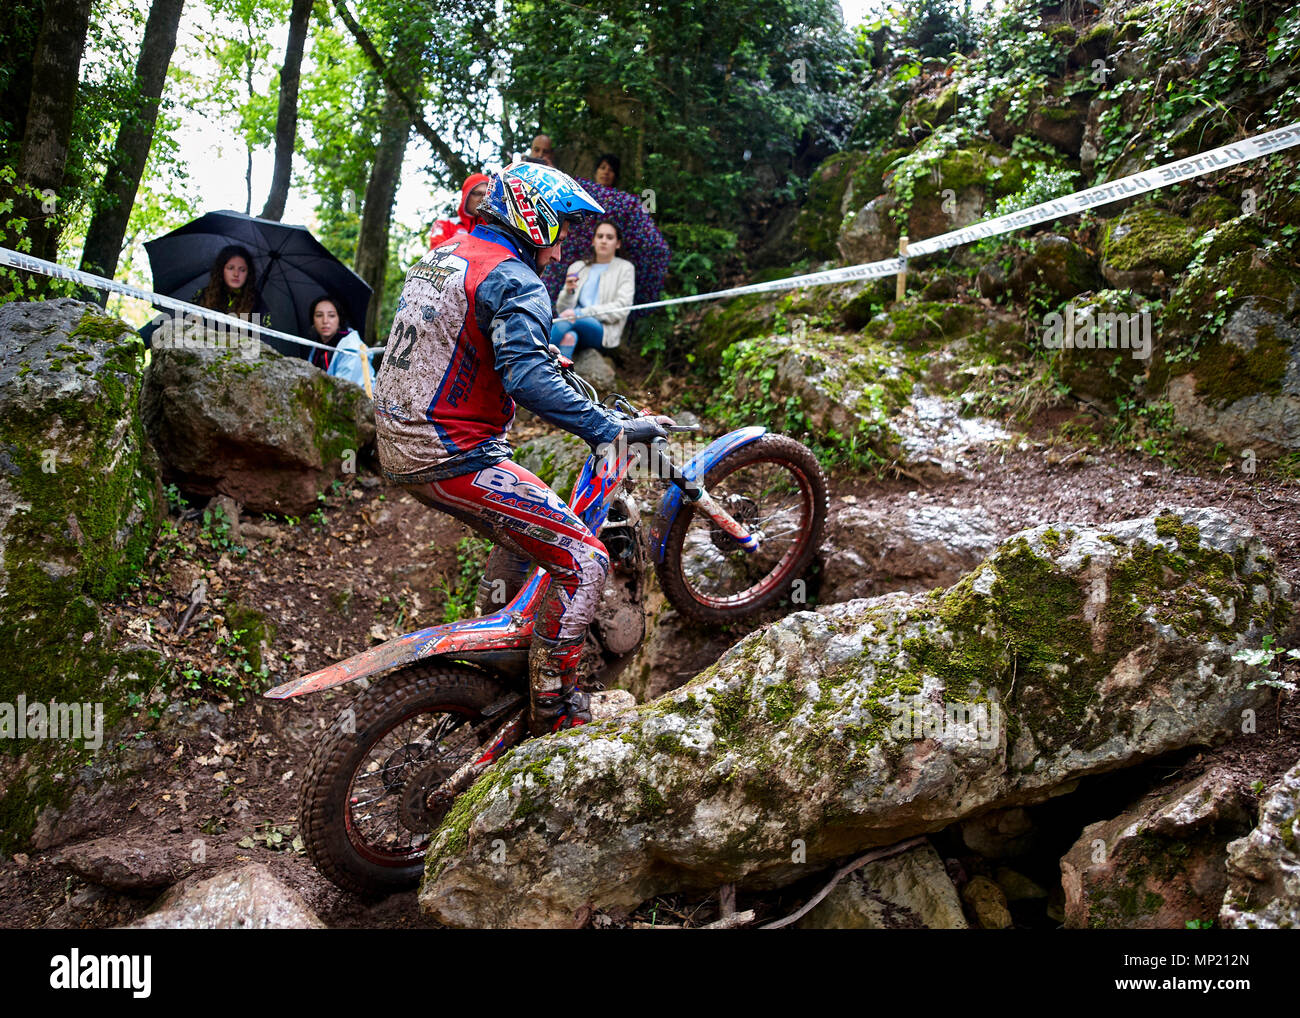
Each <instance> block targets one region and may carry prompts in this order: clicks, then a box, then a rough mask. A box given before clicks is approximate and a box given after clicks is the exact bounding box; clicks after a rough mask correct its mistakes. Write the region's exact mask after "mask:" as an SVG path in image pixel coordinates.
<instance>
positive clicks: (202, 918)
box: [131, 863, 325, 930]
mask: <svg viewBox="0 0 1300 1018" xmlns="http://www.w3.org/2000/svg"><path fill="white" fill-rule="evenodd" d="M131 928H132V929H140V930H318V929H324V928H325V924H324V923H323V922H321V921H320V919H319V918H317V916H316V914H315V913H314V912H312V910H311V909H309V908H308V907H307V906H306V904H304V902H303V900H302V899H301V898H300V897H298V895H297V894H296V893H295V892H294V891H293V890H291V889H290V888H288V887H286V886H285V885H284V884H282V883H281V882H280V881H278V880H276V878H275V877H274V876H272V875H271V871H270V870H268V869H267V868H266V867H265V866H263V865H261V864H260V863H250V864H248V865H246V866H241V867H239V868H238V869H234V870H227V871H226V872H225V873H219V874H217V875H216V876H215V877H209V878H207V879H206V880H198V879H196V878H194V877H191V878H190V879H189V880H186V881H183V882H182V883H179V884H177V885H176V886H175V887H173V888H172V889H171V890H170V891H168V892H167V893H166V894H164V895H163V896H162V897H161V898H160V899H158V904H157V905H156V906H154V909H153V911H151V912H150V913H149V914H148V915H147V916H145V917H144V918H142V919H139V920H137V921H136V922H134V923H132V924H131Z"/></svg>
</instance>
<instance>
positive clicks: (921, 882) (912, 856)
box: [799, 843, 967, 930]
mask: <svg viewBox="0 0 1300 1018" xmlns="http://www.w3.org/2000/svg"><path fill="white" fill-rule="evenodd" d="M799 926H800V927H801V928H802V929H806V930H964V929H966V926H967V924H966V917H965V916H964V915H963V914H962V910H961V901H960V900H958V898H957V889H956V888H955V887H953V884H952V880H950V879H949V877H948V874H947V872H946V871H945V870H944V868H943V860H942V859H940V858H939V854H938V853H937V852H935V850H934V849H933V848H932V847H931V846H930V845H929V844H928V843H927V844H924V845H918V846H917V847H916V848H912V849H908V850H907V851H906V852H903V853H900V854H899V855H895V856H890V857H889V858H887V859H878V860H876V861H875V862H869V863H867V864H866V865H864V866H863V867H862V868H861V869H858V870H854V871H853V872H852V873H850V874H849V875H848V876H847V877H845V878H844V879H843V880H841V881H840V882H839V883H838V884H836V885H835V887H834V888H833V889H832V890H831V893H830V894H828V895H827V896H826V897H825V899H823V900H822V902H821V903H820V904H818V905H817V907H816V908H814V909H813V910H812V911H811V912H809V913H808V914H807V915H806V916H804V917H803V918H802V919H800V920H799Z"/></svg>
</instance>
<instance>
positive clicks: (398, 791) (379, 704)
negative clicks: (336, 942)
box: [298, 664, 506, 894]
mask: <svg viewBox="0 0 1300 1018" xmlns="http://www.w3.org/2000/svg"><path fill="white" fill-rule="evenodd" d="M505 694H506V690H505V689H504V688H503V687H502V686H500V685H499V684H498V683H496V682H494V681H493V680H491V679H490V678H488V677H487V676H485V675H483V674H481V673H479V672H476V671H474V670H473V669H470V668H464V667H457V666H450V665H441V664H418V665H412V666H411V667H409V668H405V669H403V670H402V671H399V672H396V673H394V674H393V675H390V676H387V677H386V678H383V679H381V680H379V681H378V682H376V683H375V684H374V685H372V686H371V687H370V688H369V689H367V690H365V691H364V692H362V693H361V694H360V695H359V696H357V698H356V699H355V700H353V701H352V703H351V704H350V705H349V707H348V708H347V709H346V710H344V712H343V713H342V714H340V715H339V717H338V718H336V719H335V722H334V724H333V725H331V726H330V728H329V729H328V730H327V731H326V732H325V733H324V735H323V736H322V738H321V741H320V742H319V743H317V745H316V749H315V750H314V751H313V753H312V755H311V760H310V761H309V762H308V764H307V771H306V774H305V776H304V778H303V785H302V797H301V801H300V804H299V813H298V817H299V823H300V825H301V832H302V838H303V842H304V843H305V845H306V848H307V854H308V855H309V856H310V857H311V861H312V862H313V863H314V864H315V866H316V868H317V869H318V870H320V872H321V873H322V874H324V875H325V876H326V877H328V878H329V879H330V880H331V881H333V882H334V883H335V884H337V885H338V886H339V887H342V888H344V889H345V890H349V891H356V892H359V893H363V894H384V893H391V892H393V891H397V890H402V889H405V888H409V887H414V886H415V885H416V883H418V882H419V879H420V873H421V871H422V869H423V867H424V853H425V851H426V850H427V849H428V847H429V840H430V837H429V836H430V832H431V831H432V830H433V829H434V828H435V827H436V826H437V824H438V823H439V822H440V821H441V819H442V817H443V815H444V814H445V810H443V811H441V812H437V811H435V812H430V811H428V810H426V809H424V808H423V804H422V802H420V803H419V805H417V806H413V805H412V803H413V802H415V801H416V799H418V797H415V798H414V799H413V798H412V797H410V796H407V797H406V800H405V801H404V796H403V793H404V791H407V789H408V785H409V784H410V781H411V779H412V778H413V777H414V776H415V775H417V774H421V773H423V774H424V775H425V776H426V777H428V778H431V779H432V780H433V782H434V784H436V782H437V780H439V779H441V778H446V777H449V776H450V775H451V774H452V773H454V772H455V770H456V769H457V768H459V767H460V766H461V764H464V763H466V762H467V761H470V760H474V759H477V758H478V757H479V756H481V755H482V753H483V751H484V749H485V745H484V744H485V743H486V741H487V739H488V738H489V737H490V736H491V734H492V731H493V726H494V724H495V725H499V724H500V723H501V720H502V719H503V717H504V715H500V716H497V717H495V718H494V719H492V720H487V719H484V717H483V709H484V708H486V707H488V706H489V705H491V704H493V703H495V702H497V701H499V700H500V699H501V698H502V697H503V696H505ZM349 712H351V713H349Z"/></svg>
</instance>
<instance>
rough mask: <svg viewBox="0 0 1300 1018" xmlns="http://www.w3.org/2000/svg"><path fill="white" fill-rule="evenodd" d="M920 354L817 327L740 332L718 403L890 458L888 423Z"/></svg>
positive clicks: (735, 415)
mask: <svg viewBox="0 0 1300 1018" xmlns="http://www.w3.org/2000/svg"><path fill="white" fill-rule="evenodd" d="M921 371H922V359H921V357H920V356H919V355H917V354H912V353H909V352H908V351H906V350H904V349H902V347H901V346H899V345H898V344H895V343H869V342H862V341H860V340H854V339H852V338H851V337H846V336H841V335H838V334H835V333H828V332H823V331H820V330H817V329H808V328H806V327H805V328H803V329H799V330H792V331H791V332H789V333H786V334H784V335H768V336H758V337H755V338H753V339H747V340H742V341H741V342H739V343H736V344H735V345H734V346H732V347H730V348H728V349H727V351H726V352H725V353H724V355H723V360H722V372H721V382H720V385H719V387H718V389H717V391H716V393H715V396H714V400H715V405H716V406H717V407H718V409H719V410H721V412H722V414H721V416H722V417H723V418H724V419H725V420H726V422H727V423H729V424H732V425H735V426H740V425H743V424H763V425H766V426H767V427H771V428H773V429H775V430H777V431H781V432H785V433H789V434H794V435H808V434H811V435H812V436H814V437H815V439H816V440H817V441H818V443H819V444H823V445H826V446H838V447H840V448H842V449H844V450H845V451H847V450H850V449H852V450H854V451H855V452H856V453H857V454H858V455H860V456H863V455H866V454H867V451H868V450H871V452H872V453H873V454H874V455H876V456H878V457H880V458H882V459H883V460H884V461H885V462H890V461H892V460H894V459H895V458H897V456H898V455H899V450H898V446H897V443H896V440H895V436H894V435H893V432H892V430H891V429H890V426H889V423H888V422H889V418H890V417H892V416H893V415H894V414H896V413H898V412H899V410H900V409H901V408H902V407H903V406H904V405H905V404H906V403H907V402H908V400H909V399H910V397H911V393H912V389H913V387H914V385H915V384H916V382H917V380H918V379H919V378H920V376H921Z"/></svg>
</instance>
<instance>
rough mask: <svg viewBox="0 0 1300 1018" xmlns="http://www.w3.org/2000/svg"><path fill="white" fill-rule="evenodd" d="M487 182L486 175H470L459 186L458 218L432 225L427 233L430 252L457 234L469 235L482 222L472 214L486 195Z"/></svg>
mask: <svg viewBox="0 0 1300 1018" xmlns="http://www.w3.org/2000/svg"><path fill="white" fill-rule="evenodd" d="M487 182H488V178H487V176H486V174H482V173H471V174H470V175H469V176H468V177H466V178H465V183H463V184H462V185H461V186H460V206H459V207H458V208H457V209H456V215H457V217H458V218H456V219H439V220H438V221H437V222H436V223H434V224H433V230H432V231H430V233H429V248H430V250H432V249H433V248H435V247H441V246H442V245H443V244H445V243H447V241H449V240H451V239H452V238H453V237H455V236H456V235H457V234H460V233H469V232H470V231H471V230H472V229H474V227H476V226H478V224H479V223H481V222H483V220H481V219H480V218H479V217H478V216H476V215H475V214H474V213H475V212H476V211H477V210H478V203H479V202H481V201H482V200H483V196H484V195H485V194H487Z"/></svg>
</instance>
